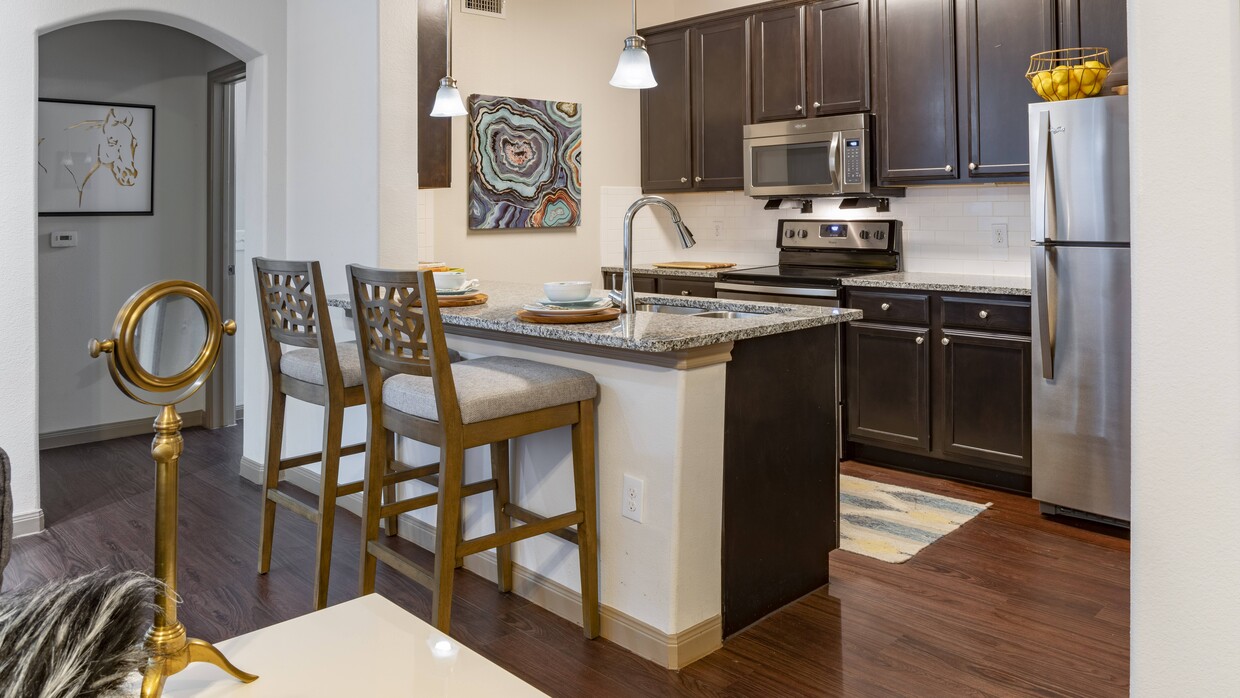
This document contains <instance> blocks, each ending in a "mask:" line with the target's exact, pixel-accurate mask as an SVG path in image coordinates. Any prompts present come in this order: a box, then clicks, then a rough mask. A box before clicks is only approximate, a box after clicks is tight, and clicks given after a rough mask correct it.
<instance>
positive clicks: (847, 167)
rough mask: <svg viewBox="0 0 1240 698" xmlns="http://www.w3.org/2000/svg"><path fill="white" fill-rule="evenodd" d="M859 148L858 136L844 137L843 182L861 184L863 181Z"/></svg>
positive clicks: (859, 140)
mask: <svg viewBox="0 0 1240 698" xmlns="http://www.w3.org/2000/svg"><path fill="white" fill-rule="evenodd" d="M861 150H862V148H861V139H860V138H856V137H846V138H844V184H861V183H862V182H863V181H864V179H863V177H864V176H865V174H864V171H863V170H862V167H861Z"/></svg>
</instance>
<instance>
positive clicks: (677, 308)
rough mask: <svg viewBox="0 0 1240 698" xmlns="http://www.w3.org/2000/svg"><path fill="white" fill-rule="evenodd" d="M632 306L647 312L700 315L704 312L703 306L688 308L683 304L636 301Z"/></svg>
mask: <svg viewBox="0 0 1240 698" xmlns="http://www.w3.org/2000/svg"><path fill="white" fill-rule="evenodd" d="M634 307H635V308H636V309H637V310H639V311H644V312H647V313H666V314H668V315H700V314H702V313H704V312H706V309H705V308H690V307H689V306H685V305H663V304H662V303H638V304H637V305H636V306H634Z"/></svg>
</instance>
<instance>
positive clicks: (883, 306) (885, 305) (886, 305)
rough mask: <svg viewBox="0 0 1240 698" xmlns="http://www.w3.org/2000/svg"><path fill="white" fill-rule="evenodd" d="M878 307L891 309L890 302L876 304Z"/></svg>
mask: <svg viewBox="0 0 1240 698" xmlns="http://www.w3.org/2000/svg"><path fill="white" fill-rule="evenodd" d="M878 307H880V308H882V309H883V310H891V304H890V303H883V304H882V305H880V306H878Z"/></svg>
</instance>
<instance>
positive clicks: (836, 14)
mask: <svg viewBox="0 0 1240 698" xmlns="http://www.w3.org/2000/svg"><path fill="white" fill-rule="evenodd" d="M808 40H809V44H808V45H809V49H808V54H809V65H808V70H809V108H810V112H809V113H810V116H826V115H828V114H849V113H852V112H860V111H869V110H870V0H830V1H829V2H816V3H814V4H813V5H810V6H809V30H808Z"/></svg>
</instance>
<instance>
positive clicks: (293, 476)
mask: <svg viewBox="0 0 1240 698" xmlns="http://www.w3.org/2000/svg"><path fill="white" fill-rule="evenodd" d="M240 474H241V476H242V477H244V478H246V479H247V480H250V481H251V482H255V483H258V482H262V478H263V466H262V465H260V464H259V463H257V462H255V461H253V460H251V459H249V458H242V459H241V467H240ZM280 475H281V478H282V479H283V480H284V481H286V482H288V483H289V484H291V485H295V486H297V487H300V488H301V489H303V490H306V491H307V492H312V493H316V494H317V493H318V491H319V474H318V473H315V472H311V471H309V470H306V469H305V468H293V469H291V470H286V471H285V472H283V473H281V474H280ZM339 502H340V506H342V507H344V508H345V509H346V510H347V511H350V512H352V513H353V514H356V515H358V516H361V513H362V496H361V494H351V495H348V496H347V497H341V498H340V500H339ZM397 535H399V536H400V537H401V538H404V539H405V540H408V541H411V542H413V543H414V544H416V545H418V546H419V547H422V548H425V549H427V550H433V549H434V547H435V527H434V526H432V525H430V524H428V523H426V522H425V521H422V520H421V519H419V518H417V517H415V516H413V515H412V514H410V513H405V514H401V515H400V516H399V517H398V518H397ZM465 569H467V570H469V571H470V572H473V573H474V574H477V575H478V576H480V577H483V578H486V579H495V578H496V572H497V569H498V566H497V563H496V559H495V551H493V550H488V551H485V552H482V553H478V554H477V555H470V556H469V557H467V558H465ZM512 587H513V589H512V590H513V593H515V594H517V595H518V596H520V597H522V598H525V599H528V600H529V601H531V602H532V603H534V604H536V605H538V606H541V607H542V608H545V609H547V610H548V611H551V612H552V613H554V614H556V615H557V616H559V617H561V618H564V619H565V620H568V621H570V622H573V623H577V624H580V623H581V593H580V592H577V591H574V590H573V589H570V588H568V587H566V586H564V585H563V584H560V583H559V582H557V581H555V580H552V579H548V578H546V577H543V576H542V575H540V574H538V573H536V572H534V571H532V570H530V569H528V568H526V567H522V566H521V565H517V564H514V565H513V573H512ZM599 615H600V616H602V627H601V635H602V636H603V637H604V638H606V639H608V640H610V641H612V642H614V643H616V644H617V645H620V646H621V647H623V648H625V649H627V650H628V651H630V652H632V653H633V654H636V655H637V656H639V657H642V658H643V659H647V660H650V661H652V662H654V663H656V664H658V665H660V666H662V667H665V668H667V669H681V668H684V667H686V666H688V665H689V664H691V663H693V662H694V661H697V660H698V659H701V658H702V657H705V656H706V655H708V654H710V653H711V652H714V651H715V650H717V649H719V648H720V647H722V646H723V617H722V616H718V615H717V616H714V617H713V618H707V619H706V620H704V621H702V622H701V623H698V624H697V625H694V626H692V627H690V628H686V629H685V630H682V631H680V632H678V633H672V634H668V633H665V632H663V631H662V630H659V629H658V628H656V627H654V626H653V625H650V624H649V623H646V622H644V621H641V620H638V619H637V618H634V617H633V616H630V615H628V614H627V613H624V612H622V611H619V610H617V609H614V608H611V607H610V606H607V605H600V608H599Z"/></svg>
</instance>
